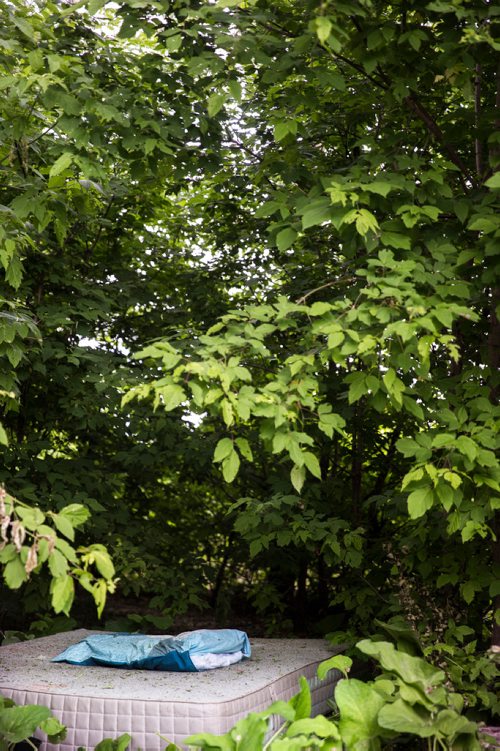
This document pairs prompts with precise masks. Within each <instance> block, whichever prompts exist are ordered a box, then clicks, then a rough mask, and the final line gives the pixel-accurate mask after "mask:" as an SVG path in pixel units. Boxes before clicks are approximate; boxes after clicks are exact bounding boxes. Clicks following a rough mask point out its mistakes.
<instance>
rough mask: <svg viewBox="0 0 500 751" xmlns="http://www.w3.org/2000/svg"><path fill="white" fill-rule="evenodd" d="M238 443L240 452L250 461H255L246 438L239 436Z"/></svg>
mask: <svg viewBox="0 0 500 751" xmlns="http://www.w3.org/2000/svg"><path fill="white" fill-rule="evenodd" d="M236 445H237V446H238V448H239V450H240V454H241V455H242V456H243V457H244V458H245V459H246V460H247V461H249V462H253V454H252V449H251V448H250V444H249V443H248V441H247V439H246V438H237V439H236Z"/></svg>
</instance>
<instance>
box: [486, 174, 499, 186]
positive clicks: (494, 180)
mask: <svg viewBox="0 0 500 751" xmlns="http://www.w3.org/2000/svg"><path fill="white" fill-rule="evenodd" d="M485 185H486V187H487V188H491V189H492V190H493V189H498V190H500V172H495V174H494V175H492V176H491V177H490V178H488V180H486V182H485Z"/></svg>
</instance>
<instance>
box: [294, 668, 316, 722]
mask: <svg viewBox="0 0 500 751" xmlns="http://www.w3.org/2000/svg"><path fill="white" fill-rule="evenodd" d="M299 685H300V691H299V693H298V694H296V695H295V696H294V697H293V698H292V699H290V705H291V706H292V707H293V709H294V710H295V721H297V720H303V719H305V718H306V717H310V715H311V707H312V704H311V689H310V688H309V684H308V682H307V680H306V678H304V676H303V675H301V676H300V678H299Z"/></svg>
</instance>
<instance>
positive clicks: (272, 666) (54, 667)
mask: <svg viewBox="0 0 500 751" xmlns="http://www.w3.org/2000/svg"><path fill="white" fill-rule="evenodd" d="M91 633H98V632H92V631H87V630H86V629H79V630H77V631H68V632H66V633H62V634H55V635H53V636H45V637H43V638H41V639H33V640H31V641H25V642H19V643H17V644H9V645H7V646H4V647H0V693H1V692H2V689H19V690H23V691H36V692H38V693H51V694H62V695H64V696H80V697H94V698H96V697H101V698H110V699H122V698H126V699H142V700H146V701H160V702H161V701H169V702H172V701H173V702H189V703H191V704H193V703H195V704H196V703H206V702H207V698H209V699H210V701H211V702H212V703H213V702H215V703H218V702H226V701H234V700H235V699H239V698H241V697H242V696H247V695H248V694H251V693H253V692H256V691H259V690H261V689H262V688H264V687H265V686H268V685H269V684H271V683H273V682H274V681H276V680H277V679H279V678H281V677H282V676H285V675H287V674H289V673H292V672H294V671H296V670H301V669H303V668H305V667H306V666H307V665H310V664H311V663H317V662H318V661H321V660H325V659H327V658H328V657H331V656H332V654H333V653H335V652H338V651H341V649H339V648H336V649H335V648H332V647H330V646H328V644H327V643H326V642H325V641H323V640H322V639H252V640H251V645H252V657H251V658H250V659H249V660H244V661H243V662H239V663H237V664H236V665H232V666H230V667H227V668H219V669H217V670H208V671H206V672H200V673H170V672H168V673H167V672H157V671H149V670H123V669H119V668H109V667H100V666H95V667H94V666H91V667H80V666H76V665H68V664H66V663H54V662H51V659H52V657H55V656H56V655H57V654H59V652H61V651H62V650H64V649H66V648H67V647H68V646H70V644H74V643H75V642H77V641H80V640H81V639H84V638H85V637H86V636H88V635H89V634H91Z"/></svg>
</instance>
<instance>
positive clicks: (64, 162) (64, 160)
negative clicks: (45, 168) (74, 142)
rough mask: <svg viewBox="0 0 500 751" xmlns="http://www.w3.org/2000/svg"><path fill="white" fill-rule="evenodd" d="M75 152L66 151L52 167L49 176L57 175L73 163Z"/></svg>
mask: <svg viewBox="0 0 500 751" xmlns="http://www.w3.org/2000/svg"><path fill="white" fill-rule="evenodd" d="M73 158H74V154H73V153H72V152H71V151H65V152H64V153H63V154H61V156H60V157H59V159H57V160H56V161H55V162H54V164H53V165H52V167H51V168H50V172H49V177H56V176H57V175H60V174H61V172H64V170H65V169H67V168H68V167H69V166H70V164H71V163H72V161H73Z"/></svg>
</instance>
